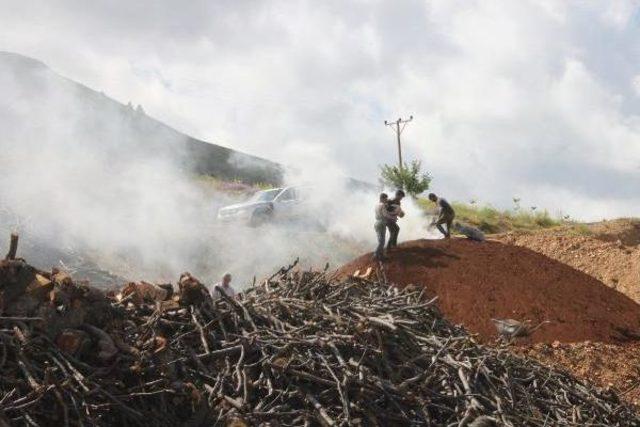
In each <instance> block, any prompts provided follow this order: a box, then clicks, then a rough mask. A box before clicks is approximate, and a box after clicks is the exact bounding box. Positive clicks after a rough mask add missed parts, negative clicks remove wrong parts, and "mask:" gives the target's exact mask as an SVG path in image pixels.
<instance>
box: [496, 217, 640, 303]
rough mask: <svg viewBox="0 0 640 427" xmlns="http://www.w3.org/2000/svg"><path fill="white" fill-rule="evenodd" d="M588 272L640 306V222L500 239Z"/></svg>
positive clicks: (518, 235)
mask: <svg viewBox="0 0 640 427" xmlns="http://www.w3.org/2000/svg"><path fill="white" fill-rule="evenodd" d="M496 238H497V239H498V240H500V241H502V242H504V243H509V244H513V245H518V246H523V247H526V248H529V249H532V250H534V251H536V252H540V253H541V254H544V255H546V256H548V257H549V258H553V259H555V260H558V261H560V262H562V263H565V264H568V265H570V266H571V267H573V268H575V269H577V270H580V271H582V272H584V273H587V274H588V275H590V276H593V277H595V278H596V279H598V280H600V281H601V282H603V283H604V284H605V285H607V286H609V287H611V288H613V289H616V290H617V291H619V292H622V293H623V294H625V295H627V296H628V297H630V298H631V299H633V300H634V301H636V302H637V303H640V222H637V221H631V220H626V221H623V220H617V221H607V222H602V223H598V224H594V225H590V226H588V227H587V228H586V229H585V230H584V232H583V233H582V234H581V235H577V234H572V233H571V230H569V232H564V231H562V230H545V231H544V232H533V233H528V232H518V233H508V234H503V235H499V236H496Z"/></svg>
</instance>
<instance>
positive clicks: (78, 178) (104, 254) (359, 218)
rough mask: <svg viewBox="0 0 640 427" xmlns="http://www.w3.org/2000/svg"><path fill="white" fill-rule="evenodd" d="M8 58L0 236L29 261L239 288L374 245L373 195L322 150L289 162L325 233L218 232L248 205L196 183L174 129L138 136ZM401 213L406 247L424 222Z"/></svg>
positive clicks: (124, 114)
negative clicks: (239, 206)
mask: <svg viewBox="0 0 640 427" xmlns="http://www.w3.org/2000/svg"><path fill="white" fill-rule="evenodd" d="M0 60H1V62H2V66H1V67H0V91H1V92H2V93H3V94H5V97H4V99H3V100H2V101H0V125H1V126H2V128H3V130H4V131H5V133H4V135H3V138H2V139H1V144H2V148H3V150H2V153H3V154H2V156H1V157H0V167H1V168H2V170H3V174H2V175H1V176H0V202H1V205H2V206H3V207H4V211H3V212H4V213H3V214H2V215H0V219H1V220H2V224H1V225H2V228H1V230H2V231H3V232H4V233H5V234H7V233H8V231H9V229H15V230H17V231H19V232H20V233H21V235H22V240H23V246H22V250H23V255H24V256H25V257H26V258H27V259H29V260H30V261H31V262H34V263H36V264H39V265H40V266H41V267H43V268H48V267H50V266H51V264H54V265H56V266H62V267H64V268H67V269H69V270H70V271H71V272H72V273H75V274H76V276H77V277H79V278H82V277H88V278H92V279H94V280H97V281H98V282H99V283H102V284H105V285H112V284H115V283H118V281H119V280H121V278H127V279H142V278H144V279H147V280H156V281H173V280H175V279H176V278H177V276H178V275H179V274H180V273H181V272H182V271H185V270H188V271H191V272H192V273H193V274H195V275H196V276H199V277H201V278H202V279H203V280H205V281H206V282H207V283H212V282H215V281H217V279H218V277H219V276H220V275H221V274H222V273H223V272H224V271H230V272H231V273H232V274H233V275H234V276H235V278H236V279H235V282H236V284H237V285H238V286H244V285H246V284H247V283H249V282H250V281H251V280H252V277H253V276H254V275H256V276H257V278H258V279H260V278H261V277H262V276H264V275H267V274H270V273H271V272H273V271H274V269H276V268H278V267H279V266H281V265H285V264H288V263H289V262H291V261H292V260H293V259H295V258H300V259H301V263H302V265H304V266H308V267H316V268H321V267H322V266H324V265H325V263H330V264H331V265H333V266H334V267H337V266H338V265H339V264H340V263H342V262H346V261H348V260H349V259H351V258H352V257H354V256H356V255H359V254H360V253H362V252H363V251H369V250H371V249H372V247H373V245H374V241H375V235H374V232H373V216H374V213H373V210H374V206H375V202H376V199H377V194H376V189H375V188H372V189H371V190H370V191H361V190H354V189H353V187H351V186H349V185H348V179H347V175H346V174H345V173H344V171H343V170H342V168H341V167H340V166H338V165H337V164H336V163H335V162H334V161H333V160H332V156H331V153H330V152H329V151H327V150H326V149H323V148H322V145H318V144H313V143H310V142H305V141H299V142H298V143H297V144H295V147H297V148H296V149H295V150H292V149H290V150H289V151H287V152H286V153H285V158H287V159H288V160H289V165H288V166H289V167H288V168H287V171H288V172H287V174H286V177H285V181H286V184H288V185H304V186H306V188H308V193H309V199H308V201H307V205H308V208H309V210H310V212H311V215H310V216H309V218H312V219H313V218H314V217H315V218H317V219H319V220H320V219H321V220H322V225H323V228H322V229H318V228H316V227H315V224H314V223H313V222H310V223H296V224H265V225H263V226H261V227H259V228H252V227H248V226H247V225H246V223H239V224H221V223H219V222H218V221H217V220H216V214H217V210H218V209H219V208H220V207H223V206H225V205H228V204H231V203H235V202H239V201H242V200H243V199H244V198H246V197H247V195H236V196H234V195H233V194H231V193H229V192H223V191H218V190H216V189H215V187H213V186H211V185H210V184H208V183H207V180H205V179H202V178H201V177H197V176H194V175H193V174H192V173H191V172H190V171H189V170H188V168H185V167H184V164H185V159H184V155H185V154H184V153H183V152H181V150H180V149H179V147H180V145H179V144H177V142H180V141H177V140H176V139H175V137H174V135H173V134H172V133H170V132H158V131H157V129H153V128H146V127H144V126H143V128H144V129H143V130H144V133H142V134H141V133H140V132H139V128H140V127H141V125H140V123H144V120H143V119H144V117H143V116H142V115H143V114H144V113H142V112H141V111H139V109H133V108H131V107H130V106H125V105H122V104H118V103H114V102H113V101H111V100H109V99H108V98H106V97H105V96H104V95H102V94H99V93H97V92H94V91H92V90H90V89H88V88H85V87H82V86H79V85H76V84H74V83H72V82H70V81H67V80H64V79H62V78H60V77H59V76H57V75H56V74H54V73H52V72H51V71H50V70H49V69H48V68H46V67H45V66H44V65H43V64H40V63H38V62H35V61H31V60H29V59H27V58H24V57H20V56H17V55H8V54H3V56H0ZM136 110H137V111H136ZM140 138H144V141H140V140H139V139H140ZM149 144H151V145H149ZM230 161H231V162H232V163H238V162H245V163H242V165H239V166H243V167H246V166H248V165H246V161H247V160H246V159H242V158H241V159H236V158H235V157H234V156H232V158H231V160H230ZM236 166H238V165H236ZM405 206H406V208H405V210H407V211H408V214H409V215H407V219H405V220H403V225H404V224H406V227H405V226H403V231H402V234H401V237H402V238H415V237H417V236H419V235H420V234H421V233H423V232H424V230H421V227H422V226H423V225H424V224H423V223H421V219H419V215H418V214H417V209H413V207H412V206H411V204H410V202H409V201H408V202H406V203H405ZM101 272H102V273H101ZM108 273H109V274H108Z"/></svg>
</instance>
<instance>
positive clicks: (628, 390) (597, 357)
mask: <svg viewBox="0 0 640 427" xmlns="http://www.w3.org/2000/svg"><path fill="white" fill-rule="evenodd" d="M514 351H516V352H517V353H520V354H522V355H525V356H529V357H533V358H534V359H537V360H538V361H540V362H542V363H544V364H545V365H549V366H553V367H556V368H563V369H565V370H567V371H569V372H571V373H572V374H573V375H575V376H576V377H578V378H580V379H582V380H585V381H589V382H592V383H593V384H596V385H597V386H599V387H603V388H613V389H614V390H615V391H616V392H617V393H618V396H620V398H621V399H623V400H625V401H627V402H629V403H631V404H633V405H635V406H640V343H632V344H627V345H612V344H603V343H594V342H589V341H587V342H582V343H575V344H563V343H560V342H555V343H553V344H535V345H533V346H528V347H521V348H517V347H515V348H514Z"/></svg>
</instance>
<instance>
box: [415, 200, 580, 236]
mask: <svg viewBox="0 0 640 427" xmlns="http://www.w3.org/2000/svg"><path fill="white" fill-rule="evenodd" d="M418 204H419V205H420V206H421V207H422V208H424V209H425V210H427V211H432V210H433V209H434V205H433V203H431V202H430V201H428V200H426V199H418ZM452 205H453V208H454V210H455V211H456V220H457V221H460V222H461V223H464V224H468V225H472V226H474V227H477V228H479V229H480V230H482V231H484V232H485V233H489V234H493V233H505V232H508V231H514V230H522V231H525V230H527V231H529V230H540V229H543V228H551V227H556V226H559V225H566V224H573V222H569V221H563V220H561V219H558V218H553V217H552V216H551V215H549V213H548V212H547V211H540V212H532V211H527V210H523V209H520V210H517V211H516V210H500V209H496V208H494V207H492V206H490V205H483V206H479V205H470V204H465V203H458V202H455V203H453V204H452Z"/></svg>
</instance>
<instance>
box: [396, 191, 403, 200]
mask: <svg viewBox="0 0 640 427" xmlns="http://www.w3.org/2000/svg"><path fill="white" fill-rule="evenodd" d="M403 198H404V191H402V190H397V191H396V200H402V199H403Z"/></svg>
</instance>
